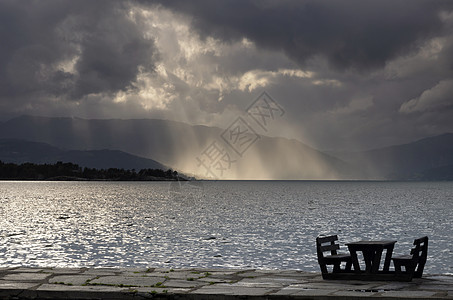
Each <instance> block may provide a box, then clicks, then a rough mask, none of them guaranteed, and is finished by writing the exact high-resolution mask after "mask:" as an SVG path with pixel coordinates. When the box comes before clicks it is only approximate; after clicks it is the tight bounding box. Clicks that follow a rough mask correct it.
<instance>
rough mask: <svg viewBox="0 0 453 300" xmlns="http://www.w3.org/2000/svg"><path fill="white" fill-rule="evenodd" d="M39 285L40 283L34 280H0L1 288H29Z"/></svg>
mask: <svg viewBox="0 0 453 300" xmlns="http://www.w3.org/2000/svg"><path fill="white" fill-rule="evenodd" d="M37 286H39V284H38V283H33V282H18V281H4V280H0V290H9V289H11V290H14V289H17V290H27V289H31V288H34V287H37Z"/></svg>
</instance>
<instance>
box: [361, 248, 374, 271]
mask: <svg viewBox="0 0 453 300" xmlns="http://www.w3.org/2000/svg"><path fill="white" fill-rule="evenodd" d="M362 253H363V260H364V261H365V272H366V273H371V272H372V271H373V261H374V257H375V255H374V251H373V249H366V250H365V249H364V250H363V251H362Z"/></svg>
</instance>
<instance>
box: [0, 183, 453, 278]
mask: <svg viewBox="0 0 453 300" xmlns="http://www.w3.org/2000/svg"><path fill="white" fill-rule="evenodd" d="M452 220H453V182H417V183H415V182H300V181H293V182H291V181H275V182H266V181H258V182H253V181H249V182H247V181H246V182H240V181H227V182H222V181H219V182H203V184H202V185H194V184H184V183H183V184H182V185H181V186H180V187H178V188H177V189H175V188H174V187H171V185H170V183H168V182H0V253H1V255H0V266H30V267H81V266H95V267H106V266H110V267H174V268H178V267H227V268H244V267H253V268H263V269H301V270H305V271H319V267H318V264H317V260H316V249H315V238H316V236H317V235H319V234H338V235H339V238H340V242H341V244H342V249H343V250H344V251H346V250H347V249H346V247H345V246H344V243H346V242H350V241H354V240H359V239H394V240H397V241H398V242H397V244H396V246H395V250H394V252H395V253H397V254H409V251H410V248H411V244H412V242H413V240H414V238H416V237H420V236H423V235H428V236H429V238H430V241H429V258H428V262H427V264H426V267H425V270H426V272H427V273H452V272H453V267H452V266H453V252H452V250H451V247H450V245H451V238H452V237H453V226H452Z"/></svg>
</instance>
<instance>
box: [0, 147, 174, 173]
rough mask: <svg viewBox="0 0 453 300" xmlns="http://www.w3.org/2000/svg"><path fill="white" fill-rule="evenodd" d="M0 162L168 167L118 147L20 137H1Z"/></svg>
mask: <svg viewBox="0 0 453 300" xmlns="http://www.w3.org/2000/svg"><path fill="white" fill-rule="evenodd" d="M0 161H3V162H8V163H15V164H21V163H25V162H30V163H35V164H42V163H49V164H53V163H56V162H58V161H62V162H72V163H75V164H78V165H79V166H81V167H88V168H96V169H109V168H119V169H136V170H140V169H162V170H167V169H168V167H166V166H164V165H163V164H161V163H159V162H157V161H154V160H152V159H147V158H142V157H138V156H134V155H131V154H128V153H125V152H122V151H118V150H87V151H82V150H62V149H60V148H57V147H54V146H51V145H49V144H45V143H38V142H29V141H24V140H17V139H0Z"/></svg>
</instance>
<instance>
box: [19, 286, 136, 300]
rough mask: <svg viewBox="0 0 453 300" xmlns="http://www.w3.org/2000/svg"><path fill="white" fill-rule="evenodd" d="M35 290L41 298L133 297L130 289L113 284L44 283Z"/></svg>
mask: <svg viewBox="0 0 453 300" xmlns="http://www.w3.org/2000/svg"><path fill="white" fill-rule="evenodd" d="M34 292H36V297H37V298H39V299H133V293H131V292H130V291H129V290H128V289H124V288H119V287H113V286H64V285H58V284H43V285H42V286H40V287H39V288H38V289H37V290H36V291H34ZM21 296H22V294H21ZM30 299H33V298H30Z"/></svg>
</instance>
